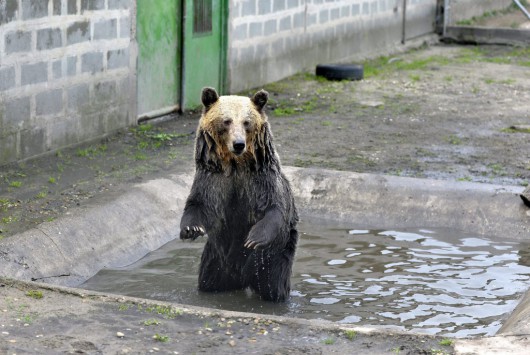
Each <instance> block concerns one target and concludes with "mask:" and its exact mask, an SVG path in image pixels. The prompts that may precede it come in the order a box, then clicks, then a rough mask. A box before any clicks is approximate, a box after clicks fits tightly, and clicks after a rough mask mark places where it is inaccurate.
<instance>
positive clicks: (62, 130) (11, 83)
mask: <svg viewBox="0 0 530 355" xmlns="http://www.w3.org/2000/svg"><path fill="white" fill-rule="evenodd" d="M135 11H136V0H0V58H1V60H0V166H2V165H3V164H5V163H9V162H12V161H17V160H20V159H26V158H30V157H32V156H35V155H39V154H42V153H44V152H48V151H53V150H56V149H60V148H62V147H64V146H70V145H73V144H77V143H81V142H82V141H84V140H88V139H94V138H97V137H99V136H101V135H103V134H107V133H110V132H111V131H112V130H115V129H118V128H122V127H126V126H128V125H130V124H132V123H134V122H136V117H135V115H136V113H135V101H134V99H135V98H131V97H130V96H129V95H130V92H131V90H130V89H129V85H128V83H129V82H130V80H131V78H132V77H133V76H134V73H133V70H134V69H135V67H134V65H133V67H132V68H131V64H130V63H134V60H131V58H130V57H131V53H135V51H133V52H131V50H130V48H131V43H132V41H133V40H134V39H133V38H131V33H134V31H132V30H131V28H130V26H131V17H132V16H134V14H135V13H136V12H135ZM134 55H135V54H134ZM124 83H126V84H127V85H125V84H124Z"/></svg>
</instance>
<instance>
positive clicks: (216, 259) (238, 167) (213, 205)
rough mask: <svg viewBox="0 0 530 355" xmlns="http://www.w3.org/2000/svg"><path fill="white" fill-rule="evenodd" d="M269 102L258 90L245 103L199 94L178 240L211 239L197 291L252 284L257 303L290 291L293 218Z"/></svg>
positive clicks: (281, 297) (295, 237)
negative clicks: (192, 161) (190, 171)
mask: <svg viewBox="0 0 530 355" xmlns="http://www.w3.org/2000/svg"><path fill="white" fill-rule="evenodd" d="M267 100H268V93H267V92H266V91H263V90H260V91H258V92H257V93H256V94H255V95H254V96H253V97H252V98H248V97H242V96H220V97H219V96H218V94H217V92H216V91H215V89H212V88H205V89H203V92H202V103H203V105H204V109H203V114H202V116H201V118H200V121H199V126H198V128H197V133H196V141H195V164H196V169H195V178H194V181H193V185H192V188H191V192H190V195H189V196H188V199H187V201H186V205H185V208H184V213H183V216H182V219H181V223H180V228H181V231H180V238H181V239H191V240H194V239H196V238H197V237H199V236H201V235H204V234H207V236H208V239H207V241H206V245H205V247H204V250H203V253H202V257H201V264H200V271H199V286H198V287H199V290H200V291H206V292H219V291H230V290H240V289H246V288H248V287H250V289H252V290H253V291H254V292H256V293H257V294H258V295H259V296H260V297H261V299H264V300H268V301H274V302H281V301H285V300H286V299H287V298H288V296H289V292H290V276H291V267H292V264H293V259H294V255H295V249H296V244H297V240H298V232H297V229H296V225H297V222H298V215H297V211H296V207H295V204H294V200H293V196H292V192H291V187H290V185H289V183H288V181H287V179H286V178H285V176H284V175H283V173H282V171H281V166H280V160H279V157H278V155H277V154H276V151H275V148H274V145H273V142H272V134H271V131H270V127H269V123H268V121H267V116H266V114H265V112H264V106H265V104H266V103H267Z"/></svg>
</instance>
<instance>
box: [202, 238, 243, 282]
mask: <svg viewBox="0 0 530 355" xmlns="http://www.w3.org/2000/svg"><path fill="white" fill-rule="evenodd" d="M243 288H245V285H244V284H243V281H242V280H241V276H240V275H239V274H237V275H236V273H234V272H233V270H231V269H228V268H227V266H226V265H225V264H224V263H223V262H222V259H221V257H220V255H219V254H218V252H217V251H216V250H215V246H214V245H213V243H211V242H210V241H207V242H206V245H205V246H204V250H203V252H202V257H201V266H200V270H199V291H204V292H221V291H231V290H240V289H243Z"/></svg>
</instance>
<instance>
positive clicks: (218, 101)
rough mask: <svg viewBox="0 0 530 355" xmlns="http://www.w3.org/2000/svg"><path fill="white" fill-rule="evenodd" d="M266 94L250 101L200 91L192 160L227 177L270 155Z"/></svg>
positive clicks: (261, 161)
mask: <svg viewBox="0 0 530 355" xmlns="http://www.w3.org/2000/svg"><path fill="white" fill-rule="evenodd" d="M268 98H269V94H268V93H267V92H266V91H265V90H260V91H258V92H256V93H255V94H254V96H252V97H251V98H248V97H244V96H219V95H218V94H217V92H216V91H215V89H213V88H204V89H203V90H202V97H201V99H202V103H203V105H204V109H203V113H202V116H201V119H200V121H199V127H198V129H197V141H196V151H195V160H196V163H197V164H199V165H201V166H203V167H206V168H207V169H209V170H216V171H219V170H222V171H224V172H225V173H226V174H230V173H231V172H232V171H233V170H234V169H237V168H238V167H246V168H247V167H251V166H256V165H258V166H259V165H261V164H263V163H265V161H266V160H269V159H268V158H267V156H273V155H274V151H273V147H272V142H271V139H272V137H271V134H270V130H269V127H268V122H267V115H266V114H265V112H264V107H265V104H266V103H267V100H268Z"/></svg>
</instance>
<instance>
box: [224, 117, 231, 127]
mask: <svg viewBox="0 0 530 355" xmlns="http://www.w3.org/2000/svg"><path fill="white" fill-rule="evenodd" d="M223 124H224V125H225V126H226V127H228V126H230V125H231V124H232V120H231V119H229V118H227V119H226V120H224V121H223Z"/></svg>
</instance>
